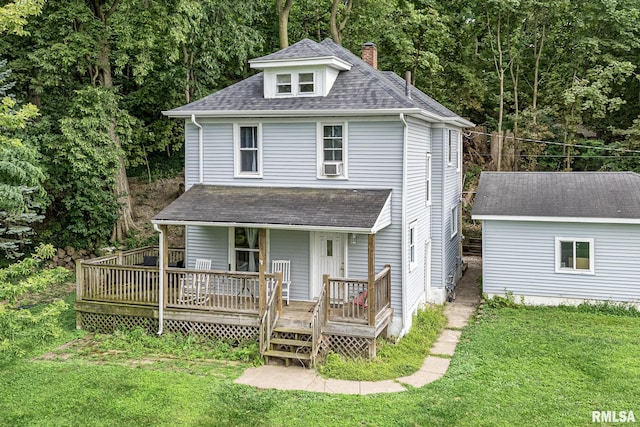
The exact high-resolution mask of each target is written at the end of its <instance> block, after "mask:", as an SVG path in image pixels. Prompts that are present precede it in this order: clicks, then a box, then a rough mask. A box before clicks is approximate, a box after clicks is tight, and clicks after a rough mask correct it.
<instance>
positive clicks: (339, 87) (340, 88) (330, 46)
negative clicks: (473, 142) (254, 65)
mask: <svg viewBox="0 0 640 427" xmlns="http://www.w3.org/2000/svg"><path fill="white" fill-rule="evenodd" d="M319 56H320V57H325V56H336V57H337V58H340V59H342V60H344V61H347V62H348V63H350V64H352V65H353V67H352V68H351V69H350V70H349V71H341V72H340V74H339V76H338V78H337V79H336V81H335V83H334V85H333V87H332V88H331V91H330V92H329V94H328V95H327V96H324V97H322V96H317V97H292V98H271V99H265V98H264V86H263V74H262V73H259V74H256V75H253V76H251V77H249V78H247V79H245V80H242V81H240V82H238V83H236V84H234V85H231V86H229V87H227V88H225V89H222V90H220V91H218V92H216V93H213V94H211V95H208V96H205V97H204V98H202V99H199V100H197V101H195V102H192V103H190V104H187V105H184V106H181V107H178V108H175V109H173V110H170V111H168V112H166V114H167V115H170V116H171V115H176V114H185V113H187V114H198V112H204V111H208V112H212V111H219V112H223V111H274V112H277V111H283V112H286V111H289V110H296V111H299V110H312V111H313V110H316V111H335V110H341V111H348V110H372V111H373V110H381V109H382V110H388V109H401V110H410V109H421V110H424V111H426V112H428V113H431V114H435V115H437V116H441V117H445V118H451V119H455V118H458V117H459V116H457V115H456V114H455V113H453V112H452V111H450V110H448V109H447V108H445V107H444V106H442V105H441V104H439V103H438V102H436V101H435V100H433V99H432V98H430V97H429V96H428V95H426V94H424V93H422V92H420V91H419V90H418V89H417V88H415V87H412V88H411V92H412V97H411V98H409V97H407V96H406V95H405V93H404V84H405V83H404V79H402V78H401V77H399V76H397V75H395V74H394V73H391V72H381V71H378V70H376V69H374V68H372V67H371V66H369V65H368V64H367V63H366V62H364V61H362V59H361V58H359V57H358V56H356V55H354V54H353V53H351V52H349V51H348V50H347V49H345V48H343V47H342V46H339V45H337V44H335V43H334V42H333V41H331V40H329V39H326V40H323V41H322V42H320V43H316V42H314V41H311V40H309V39H304V40H302V41H300V42H298V43H296V44H294V45H291V46H289V47H288V48H286V49H283V50H281V51H278V52H275V53H273V54H271V55H267V56H263V57H261V58H258V59H263V60H264V59H299V58H312V57H319Z"/></svg>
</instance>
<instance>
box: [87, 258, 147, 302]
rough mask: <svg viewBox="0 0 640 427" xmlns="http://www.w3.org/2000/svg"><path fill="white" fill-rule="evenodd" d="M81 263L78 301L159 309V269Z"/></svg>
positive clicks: (109, 262) (109, 261)
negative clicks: (114, 303)
mask: <svg viewBox="0 0 640 427" xmlns="http://www.w3.org/2000/svg"><path fill="white" fill-rule="evenodd" d="M111 261H112V260H111V259H107V260H105V262H108V263H103V264H92V263H90V262H84V261H83V262H81V263H79V264H78V268H77V269H76V275H77V277H76V280H77V299H78V300H79V301H81V300H89V301H104V302H117V303H128V304H136V305H158V279H159V275H158V268H157V267H138V266H121V265H114V264H111Z"/></svg>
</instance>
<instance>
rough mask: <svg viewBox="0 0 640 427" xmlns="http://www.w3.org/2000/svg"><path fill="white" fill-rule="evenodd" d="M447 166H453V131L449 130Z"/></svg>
mask: <svg viewBox="0 0 640 427" xmlns="http://www.w3.org/2000/svg"><path fill="white" fill-rule="evenodd" d="M447 141H448V144H447V165H449V166H451V164H452V163H453V131H452V130H451V129H448V130H447Z"/></svg>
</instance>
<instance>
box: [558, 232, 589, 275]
mask: <svg viewBox="0 0 640 427" xmlns="http://www.w3.org/2000/svg"><path fill="white" fill-rule="evenodd" d="M593 267H594V246H593V239H580V238H577V239H576V238H565V237H556V273H573V274H593V273H594V269H593Z"/></svg>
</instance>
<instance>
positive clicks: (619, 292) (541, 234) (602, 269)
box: [482, 220, 640, 302]
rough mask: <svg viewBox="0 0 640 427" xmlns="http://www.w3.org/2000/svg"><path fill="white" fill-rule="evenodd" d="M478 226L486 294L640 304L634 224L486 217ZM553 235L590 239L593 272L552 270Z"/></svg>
mask: <svg viewBox="0 0 640 427" xmlns="http://www.w3.org/2000/svg"><path fill="white" fill-rule="evenodd" d="M482 229H483V232H482V239H483V251H482V252H483V272H482V286H483V291H484V292H486V293H492V294H499V295H504V293H505V291H506V292H513V293H514V294H516V295H528V296H533V297H554V298H578V299H590V300H612V301H635V302H640V286H638V278H639V277H640V226H639V225H633V224H589V223H552V222H529V221H494V220H485V221H483V222H482ZM585 236H589V237H588V238H587V239H585ZM557 237H560V238H561V239H563V240H566V241H569V240H570V239H575V241H585V240H586V241H589V242H591V241H593V243H594V244H593V245H592V248H590V250H592V251H593V255H592V259H593V270H594V274H558V273H556V265H557V255H556V247H557V240H556V238H557ZM591 239H593V240H591Z"/></svg>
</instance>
